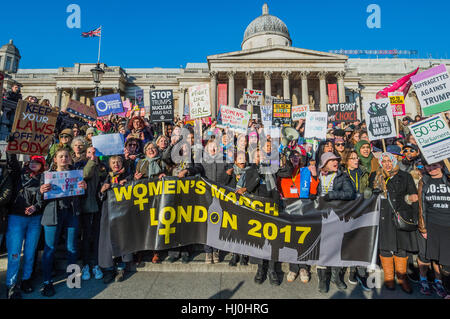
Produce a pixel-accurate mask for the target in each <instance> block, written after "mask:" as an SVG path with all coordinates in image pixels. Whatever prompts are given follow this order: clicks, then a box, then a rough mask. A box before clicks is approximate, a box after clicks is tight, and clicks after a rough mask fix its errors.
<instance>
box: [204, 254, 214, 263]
mask: <svg viewBox="0 0 450 319" xmlns="http://www.w3.org/2000/svg"><path fill="white" fill-rule="evenodd" d="M212 263H213V256H212V253H206V257H205V264H208V265H209V264H212Z"/></svg>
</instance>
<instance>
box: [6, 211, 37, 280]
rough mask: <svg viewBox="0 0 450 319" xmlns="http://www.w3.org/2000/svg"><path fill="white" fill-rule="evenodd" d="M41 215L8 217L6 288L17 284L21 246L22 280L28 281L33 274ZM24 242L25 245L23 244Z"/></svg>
mask: <svg viewBox="0 0 450 319" xmlns="http://www.w3.org/2000/svg"><path fill="white" fill-rule="evenodd" d="M41 218H42V215H36V216H30V217H26V216H17V215H9V217H8V230H7V232H6V248H7V250H8V268H7V270H6V286H7V287H11V286H13V285H14V284H16V283H17V276H18V274H19V268H20V252H21V251H22V245H23V274H22V280H27V279H30V277H31V274H32V273H33V265H34V256H35V252H36V247H37V244H38V241H39V236H40V235H41V227H42V226H41ZM24 241H25V243H24Z"/></svg>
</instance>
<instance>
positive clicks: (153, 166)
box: [145, 156, 163, 178]
mask: <svg viewBox="0 0 450 319" xmlns="http://www.w3.org/2000/svg"><path fill="white" fill-rule="evenodd" d="M145 160H146V161H147V162H148V177H149V178H150V176H156V175H159V174H161V173H162V172H163V170H162V169H161V167H160V166H159V165H158V160H159V156H156V157H153V158H150V157H145Z"/></svg>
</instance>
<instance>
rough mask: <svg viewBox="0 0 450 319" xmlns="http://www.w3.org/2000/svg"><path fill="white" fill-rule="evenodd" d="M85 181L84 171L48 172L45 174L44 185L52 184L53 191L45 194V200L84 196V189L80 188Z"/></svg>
mask: <svg viewBox="0 0 450 319" xmlns="http://www.w3.org/2000/svg"><path fill="white" fill-rule="evenodd" d="M82 180H83V170H73V171H63V172H56V171H51V172H50V171H47V172H45V173H44V183H45V184H52V189H51V190H50V191H49V192H47V193H44V199H45V200H47V199H52V198H61V197H69V196H78V195H83V194H84V189H82V188H78V183H79V182H81V181H82Z"/></svg>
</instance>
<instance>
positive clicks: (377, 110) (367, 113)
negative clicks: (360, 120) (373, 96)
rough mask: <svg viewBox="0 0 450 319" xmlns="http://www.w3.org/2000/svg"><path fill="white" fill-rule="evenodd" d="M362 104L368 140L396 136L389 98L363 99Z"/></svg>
mask: <svg viewBox="0 0 450 319" xmlns="http://www.w3.org/2000/svg"><path fill="white" fill-rule="evenodd" d="M363 106H364V117H365V119H366V123H367V133H368V135H369V140H371V141H376V140H381V139H385V138H391V137H396V136H397V132H396V130H395V121H394V116H393V114H392V106H391V102H390V100H389V98H385V99H378V100H369V101H364V105H363Z"/></svg>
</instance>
